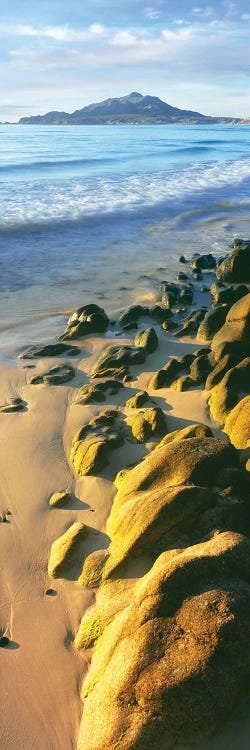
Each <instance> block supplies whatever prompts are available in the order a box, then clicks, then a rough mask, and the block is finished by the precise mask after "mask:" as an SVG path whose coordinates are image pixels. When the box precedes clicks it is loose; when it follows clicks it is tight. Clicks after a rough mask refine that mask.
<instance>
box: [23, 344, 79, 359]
mask: <svg viewBox="0 0 250 750" xmlns="http://www.w3.org/2000/svg"><path fill="white" fill-rule="evenodd" d="M60 354H67V355H68V357H77V356H78V354H81V349H79V346H70V344H44V345H43V346H39V344H38V345H37V346H31V347H30V348H29V349H27V350H26V351H25V352H23V353H22V354H20V355H19V359H34V358H35V357H59V356H60Z"/></svg>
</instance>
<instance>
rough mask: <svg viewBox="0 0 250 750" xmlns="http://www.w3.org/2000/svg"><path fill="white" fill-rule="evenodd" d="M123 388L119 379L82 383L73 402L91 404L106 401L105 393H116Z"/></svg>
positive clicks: (112, 394) (111, 394)
mask: <svg viewBox="0 0 250 750" xmlns="http://www.w3.org/2000/svg"><path fill="white" fill-rule="evenodd" d="M121 388H124V386H123V384H122V383H121V381H120V380H104V381H102V382H100V383H87V384H86V385H82V386H81V388H79V391H78V392H77V395H76V398H75V400H74V403H75V404H92V403H100V402H102V401H106V394H109V395H110V396H114V395H116V393H118V391H120V390H121Z"/></svg>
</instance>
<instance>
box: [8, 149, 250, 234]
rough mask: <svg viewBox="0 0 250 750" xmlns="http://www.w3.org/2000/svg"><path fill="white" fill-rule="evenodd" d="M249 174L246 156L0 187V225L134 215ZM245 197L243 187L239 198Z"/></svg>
mask: <svg viewBox="0 0 250 750" xmlns="http://www.w3.org/2000/svg"><path fill="white" fill-rule="evenodd" d="M249 177H250V159H247V158H246V159H239V160H236V161H231V162H228V161H225V162H222V161H220V162H216V163H213V164H204V163H199V164H195V165H192V166H191V167H189V168H187V169H183V170H180V171H161V172H154V173H150V174H140V173H137V174H133V175H130V176H128V177H123V176H120V177H119V176H117V175H114V176H112V177H111V176H109V177H105V178H101V177H92V178H88V179H85V180H84V179H82V178H81V179H75V178H74V179H72V180H61V181H60V182H58V181H57V182H51V181H47V182H46V183H44V182H43V181H29V182H23V183H22V182H18V184H16V185H13V183H12V184H11V186H10V184H8V183H7V182H5V183H2V184H1V185H0V229H2V230H16V229H18V228H20V229H21V228H24V227H28V226H34V225H46V224H51V223H52V224H56V223H57V222H62V221H76V220H79V219H84V218H88V217H91V218H93V217H100V216H101V215H104V214H106V215H114V214H116V213H117V214H120V213H124V212H127V213H136V212H137V213H138V212H140V211H142V210H143V209H147V208H149V207H153V206H163V205H164V206H166V205H167V204H169V205H170V204H173V202H175V204H178V203H181V202H183V201H185V200H186V199H187V198H188V199H189V200H190V198H191V197H194V198H195V196H196V195H197V193H199V194H200V197H199V200H200V201H202V194H204V199H205V196H207V195H208V193H210V192H211V191H218V190H219V189H220V188H223V189H226V188H227V187H230V188H231V189H232V188H234V187H235V189H237V187H238V189H239V186H240V185H241V184H242V183H243V182H244V181H245V180H247V179H248V178H249ZM237 197H238V198H241V199H242V200H244V199H245V197H246V196H245V195H244V191H243V192H241V195H240V196H237Z"/></svg>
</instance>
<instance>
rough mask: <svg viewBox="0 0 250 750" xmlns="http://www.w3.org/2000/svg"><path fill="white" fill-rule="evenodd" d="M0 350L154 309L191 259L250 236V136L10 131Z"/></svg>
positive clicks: (0, 200) (2, 133) (153, 129)
mask: <svg viewBox="0 0 250 750" xmlns="http://www.w3.org/2000/svg"><path fill="white" fill-rule="evenodd" d="M0 137H1V142H0V349H1V350H2V352H3V350H5V349H6V348H8V346H9V345H10V342H12V343H14V344H15V346H17V347H18V346H21V345H22V344H23V342H25V341H27V342H29V341H31V340H34V338H36V337H39V336H40V335H44V336H46V333H45V331H46V330H47V325H48V326H49V331H48V332H49V333H50V335H51V336H53V335H58V329H59V328H62V322H61V320H60V318H58V315H54V316H53V317H49V318H48V314H50V313H54V314H55V313H58V312H62V311H65V310H68V309H71V308H73V307H76V306H79V305H81V304H84V302H89V301H93V300H94V301H97V302H101V303H102V302H103V305H104V306H105V308H106V309H107V310H108V311H109V312H110V311H112V310H115V309H118V308H121V307H125V306H126V305H127V304H129V303H130V302H134V301H136V300H138V299H145V300H149V301H150V300H152V301H153V300H154V299H157V297H158V296H159V288H160V282H161V280H162V279H164V278H174V276H175V274H176V269H177V259H178V257H179V255H180V254H181V253H183V252H184V253H186V254H187V255H190V254H191V253H192V252H193V251H204V252H205V251H211V250H212V251H213V252H215V253H218V252H220V251H221V249H223V250H225V249H226V248H227V246H228V244H229V243H230V242H231V241H232V238H233V237H234V236H241V237H247V236H248V235H249V234H250V211H249V209H250V191H249V187H250V128H248V127H243V126H229V125H227V126H223V125H205V126H198V125H195V126H181V125H174V126H164V125H161V126H150V125H147V126H140V125H138V126H119V127H118V126H117V127H115V126H95V127H86V126H72V127H71V126H70V127H69V126H60V127H59V126H18V125H13V126H1V129H0Z"/></svg>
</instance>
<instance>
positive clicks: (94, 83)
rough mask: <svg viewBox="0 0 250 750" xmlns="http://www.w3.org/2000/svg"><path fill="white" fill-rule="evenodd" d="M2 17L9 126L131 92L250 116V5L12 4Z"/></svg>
mask: <svg viewBox="0 0 250 750" xmlns="http://www.w3.org/2000/svg"><path fill="white" fill-rule="evenodd" d="M4 6H5V7H4V9H3V10H2V11H1V16H0V65H1V75H0V121H6V120H9V121H17V120H18V119H19V117H23V116H25V115H31V114H43V113H44V112H48V111H51V110H59V111H66V112H72V111H74V110H75V109H80V108H81V107H83V106H84V105H86V104H89V103H91V102H94V101H97V102H98V101H102V100H103V99H106V98H108V97H115V96H124V95H125V94H128V93H130V92H131V91H139V92H140V93H142V94H144V95H145V94H150V95H154V96H159V97H160V98H161V99H163V100H164V101H166V102H168V103H169V104H171V105H172V106H176V107H180V108H181V109H192V110H198V111H200V112H202V113H203V114H208V115H225V116H229V117H230V116H232V117H249V116H250V96H249V65H250V5H249V2H248V1H247V0H241V1H240V2H231V0H216V3H215V2H213V0H211V4H208V3H207V2H199V0H197V3H196V0H193V2H192V1H190V0H178V2H177V0H9V1H8V2H7V3H4Z"/></svg>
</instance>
